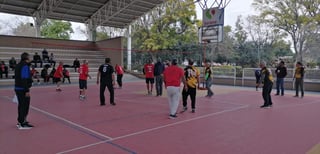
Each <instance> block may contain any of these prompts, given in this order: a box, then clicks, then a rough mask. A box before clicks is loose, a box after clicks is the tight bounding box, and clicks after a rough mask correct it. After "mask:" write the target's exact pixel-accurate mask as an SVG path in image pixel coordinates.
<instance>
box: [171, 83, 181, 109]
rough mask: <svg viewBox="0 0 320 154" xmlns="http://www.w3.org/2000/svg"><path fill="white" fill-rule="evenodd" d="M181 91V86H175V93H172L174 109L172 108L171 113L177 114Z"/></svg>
mask: <svg viewBox="0 0 320 154" xmlns="http://www.w3.org/2000/svg"><path fill="white" fill-rule="evenodd" d="M179 91H180V87H173V93H172V96H171V98H172V106H171V107H172V110H171V115H175V114H176V113H177V110H178V106H179V98H180V96H179Z"/></svg>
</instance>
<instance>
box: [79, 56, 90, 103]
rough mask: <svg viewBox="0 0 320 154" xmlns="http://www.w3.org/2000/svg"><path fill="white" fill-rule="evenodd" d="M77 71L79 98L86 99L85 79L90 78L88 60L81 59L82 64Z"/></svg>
mask: <svg viewBox="0 0 320 154" xmlns="http://www.w3.org/2000/svg"><path fill="white" fill-rule="evenodd" d="M78 72H79V88H80V96H79V98H80V100H85V99H86V89H87V79H88V77H89V78H90V79H91V76H90V75H89V67H88V61H87V60H83V64H82V65H81V66H80V67H79V69H78Z"/></svg>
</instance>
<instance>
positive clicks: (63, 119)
mask: <svg viewBox="0 0 320 154" xmlns="http://www.w3.org/2000/svg"><path fill="white" fill-rule="evenodd" d="M31 108H32V109H33V110H36V111H38V112H41V113H43V114H45V115H48V116H51V117H54V118H56V119H59V120H61V121H64V122H66V123H68V124H71V125H73V126H76V127H78V128H81V129H83V130H86V131H88V132H91V133H93V134H96V135H98V136H100V137H103V138H107V139H108V140H110V139H112V137H109V136H106V135H104V134H102V133H99V132H97V131H94V130H91V129H89V128H86V127H83V126H81V125H79V124H76V123H74V122H72V121H70V120H67V119H65V118H62V117H59V116H57V115H54V114H52V113H49V112H47V111H44V110H41V109H39V108H36V107H33V106H31Z"/></svg>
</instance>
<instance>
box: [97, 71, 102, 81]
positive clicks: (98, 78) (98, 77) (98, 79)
mask: <svg viewBox="0 0 320 154" xmlns="http://www.w3.org/2000/svg"><path fill="white" fill-rule="evenodd" d="M100 74H101V73H100V70H98V73H97V84H99V81H100Z"/></svg>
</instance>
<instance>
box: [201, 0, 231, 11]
mask: <svg viewBox="0 0 320 154" xmlns="http://www.w3.org/2000/svg"><path fill="white" fill-rule="evenodd" d="M230 1H231V0H197V1H196V2H198V4H199V5H200V7H201V8H202V10H205V9H209V8H213V7H218V8H225V7H226V6H227V5H228V4H229V3H230Z"/></svg>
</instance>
